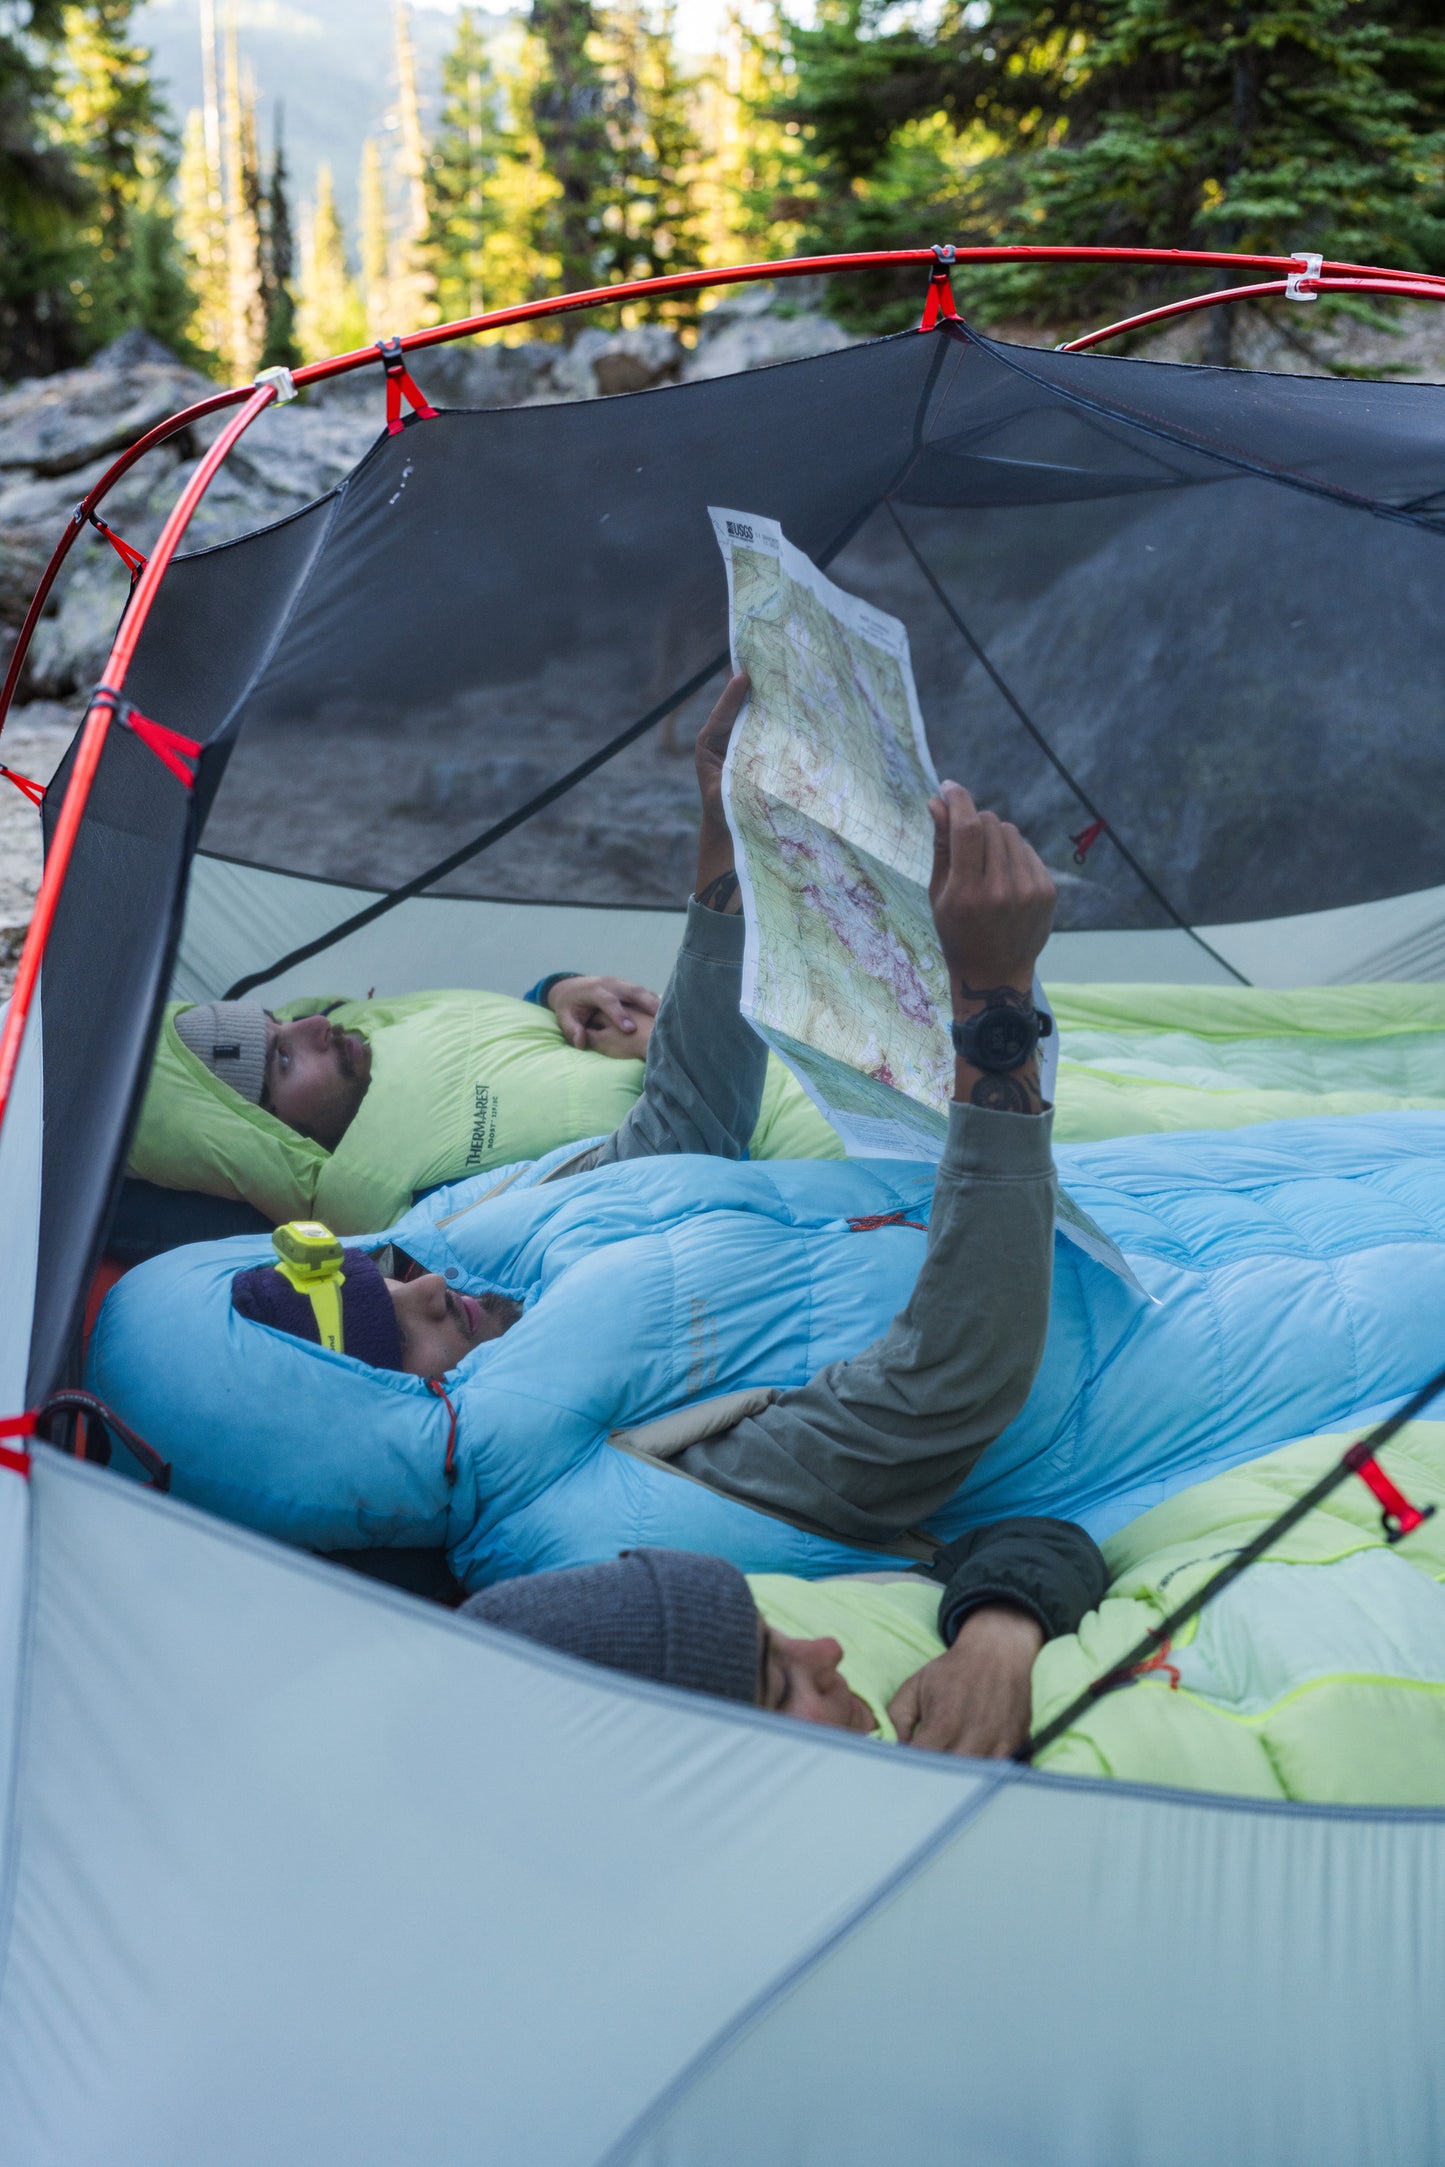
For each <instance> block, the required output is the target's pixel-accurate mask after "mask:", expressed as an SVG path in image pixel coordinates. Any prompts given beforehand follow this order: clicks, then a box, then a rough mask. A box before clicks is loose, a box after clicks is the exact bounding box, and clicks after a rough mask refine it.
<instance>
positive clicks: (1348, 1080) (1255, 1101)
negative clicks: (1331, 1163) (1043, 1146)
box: [1049, 985, 1445, 1143]
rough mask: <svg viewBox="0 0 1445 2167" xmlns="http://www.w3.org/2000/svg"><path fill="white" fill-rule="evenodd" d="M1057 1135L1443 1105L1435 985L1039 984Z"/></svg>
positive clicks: (1066, 1139)
mask: <svg viewBox="0 0 1445 2167" xmlns="http://www.w3.org/2000/svg"><path fill="white" fill-rule="evenodd" d="M1049 1002H1050V1005H1051V1006H1052V1008H1053V1011H1054V1015H1055V1018H1056V1020H1057V1023H1058V1027H1059V1073H1058V1082H1057V1085H1056V1087H1055V1097H1056V1099H1057V1112H1056V1114H1055V1118H1054V1141H1055V1142H1056V1143H1088V1142H1091V1141H1092V1140H1093V1139H1095V1138H1098V1137H1106V1136H1129V1135H1134V1134H1139V1133H1142V1132H1144V1131H1148V1130H1157V1129H1224V1128H1231V1129H1232V1128H1243V1127H1246V1126H1248V1125H1250V1124H1253V1123H1255V1122H1259V1121H1293V1120H1300V1119H1315V1118H1316V1117H1318V1116H1319V1115H1321V1114H1371V1113H1390V1112H1395V1111H1403V1110H1406V1109H1408V1108H1445V986H1442V985H1381V986H1312V987H1307V988H1304V989H1301V990H1297V991H1291V992H1285V993H1276V992H1268V991H1265V990H1263V989H1261V988H1258V987H1254V986H1104V985H1096V986H1083V985H1075V986H1070V985H1064V986H1050V988H1049Z"/></svg>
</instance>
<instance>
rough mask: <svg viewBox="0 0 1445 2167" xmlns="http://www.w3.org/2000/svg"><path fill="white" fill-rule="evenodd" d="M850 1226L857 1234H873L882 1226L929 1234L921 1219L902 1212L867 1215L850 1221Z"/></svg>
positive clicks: (879, 1212) (878, 1212)
mask: <svg viewBox="0 0 1445 2167" xmlns="http://www.w3.org/2000/svg"><path fill="white" fill-rule="evenodd" d="M848 1224H849V1226H850V1227H851V1228H852V1230H853V1232H854V1233H855V1234H871V1233H872V1232H873V1230H874V1228H875V1227H880V1226H911V1227H912V1228H913V1230H914V1232H915V1233H916V1234H926V1233H927V1232H928V1229H927V1227H926V1226H925V1225H924V1224H923V1221H922V1220H921V1219H910V1218H908V1216H907V1215H906V1214H905V1213H904V1212H901V1211H875V1212H872V1213H865V1214H864V1215H863V1216H862V1217H861V1218H858V1219H850V1220H849V1221H848Z"/></svg>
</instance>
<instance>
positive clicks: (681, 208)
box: [598, 0, 702, 320]
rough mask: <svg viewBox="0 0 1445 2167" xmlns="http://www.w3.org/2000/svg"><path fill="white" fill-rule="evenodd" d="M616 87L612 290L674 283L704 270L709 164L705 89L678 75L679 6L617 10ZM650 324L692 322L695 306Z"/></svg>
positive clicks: (609, 228)
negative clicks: (630, 283)
mask: <svg viewBox="0 0 1445 2167" xmlns="http://www.w3.org/2000/svg"><path fill="white" fill-rule="evenodd" d="M601 44H602V49H603V52H604V55H605V59H604V63H603V65H604V71H605V73H604V80H605V83H606V91H607V96H606V120H607V140H608V149H609V163H610V174H609V186H608V187H607V190H606V200H605V202H604V204H603V207H602V221H601V223H602V235H601V240H600V246H599V249H598V271H599V273H600V276H601V278H602V279H603V280H606V281H611V280H621V279H638V278H660V277H665V276H666V274H667V273H668V272H669V271H683V270H690V269H693V268H695V267H696V266H697V265H699V264H700V263H701V261H702V221H701V209H700V204H699V200H698V180H699V173H700V167H701V160H702V151H701V145H700V143H699V140H698V133H697V125H696V120H695V88H694V85H693V84H692V82H691V81H690V80H689V79H688V78H687V77H686V76H684V74H683V73H682V70H681V69H680V68H679V66H678V61H677V49H676V44H675V41H674V10H673V6H672V4H671V0H661V4H660V5H659V6H657V8H656V10H655V12H654V11H652V10H650V9H649V7H648V5H647V0H617V4H616V5H615V6H614V7H613V8H612V9H610V10H609V12H608V14H607V15H606V16H605V17H604V27H603V31H602V38H601ZM647 313H649V314H653V315H659V316H663V317H667V318H672V319H684V320H685V319H690V318H691V317H692V316H694V315H695V314H696V307H695V304H694V303H692V302H691V301H690V300H689V299H687V298H686V297H678V298H676V299H665V300H663V301H661V302H659V303H655V304H653V305H652V306H651V308H650V309H649V310H648V311H647Z"/></svg>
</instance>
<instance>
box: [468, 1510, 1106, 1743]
mask: <svg viewBox="0 0 1445 2167" xmlns="http://www.w3.org/2000/svg"><path fill="white" fill-rule="evenodd" d="M1107 1581H1108V1573H1107V1568H1106V1566H1105V1564H1104V1559H1103V1556H1102V1554H1101V1553H1100V1551H1099V1549H1098V1547H1097V1546H1096V1544H1095V1543H1094V1542H1093V1541H1091V1539H1090V1538H1089V1536H1088V1535H1086V1534H1085V1533H1084V1531H1083V1529H1082V1528H1079V1527H1074V1526H1071V1525H1069V1524H1068V1523H1067V1522H1065V1521H1061V1520H1042V1519H1040V1520H1022V1519H1021V1520H1008V1521H1001V1522H998V1523H997V1524H996V1525H994V1526H993V1527H987V1528H977V1529H974V1530H973V1531H972V1532H971V1533H970V1534H968V1535H965V1536H963V1537H961V1538H960V1539H959V1541H957V1542H955V1543H951V1544H950V1545H949V1546H948V1548H947V1549H946V1550H944V1551H941V1552H940V1553H939V1555H938V1557H937V1558H936V1559H935V1561H934V1563H933V1564H932V1565H931V1566H930V1567H929V1568H928V1572H927V1575H926V1576H924V1575H922V1574H844V1575H838V1576H836V1577H834V1578H832V1579H830V1580H822V1581H810V1580H799V1579H795V1578H792V1577H791V1576H788V1575H783V1574H753V1575H751V1576H749V1577H745V1576H744V1575H743V1574H742V1573H740V1572H739V1571H738V1569H737V1567H736V1566H734V1565H730V1564H728V1563H727V1562H726V1560H725V1559H722V1558H711V1557H695V1556H693V1555H691V1554H690V1553H688V1552H686V1551H680V1550H629V1551H624V1552H623V1554H622V1556H621V1557H619V1558H617V1559H616V1560H615V1561H614V1562H613V1563H612V1564H609V1565H585V1566H581V1567H579V1568H577V1569H575V1570H573V1571H571V1572H557V1573H539V1574H537V1575H536V1576H535V1577H534V1578H532V1579H529V1580H511V1581H506V1582H504V1583H503V1584H502V1585H501V1586H500V1587H495V1588H488V1589H487V1590H486V1591H485V1592H484V1593H483V1594H481V1595H475V1596H473V1597H472V1599H471V1600H470V1602H467V1603H465V1604H463V1606H462V1609H461V1612H460V1615H461V1616H462V1617H465V1618H472V1619H475V1620H476V1621H477V1622H478V1623H479V1624H482V1625H492V1626H496V1627H499V1628H500V1629H501V1630H502V1631H504V1632H508V1633H515V1634H518V1635H519V1636H520V1637H522V1638H523V1639H526V1640H532V1641H538V1642H540V1643H542V1644H543V1645H544V1646H546V1647H549V1648H554V1649H556V1650H558V1651H559V1652H560V1653H561V1654H564V1655H570V1656H576V1657H579V1658H580V1659H581V1660H582V1661H583V1662H587V1663H596V1664H598V1665H600V1666H601V1667H603V1668H604V1669H607V1670H617V1671H624V1672H626V1673H628V1674H629V1675H630V1676H632V1677H636V1678H648V1679H651V1680H653V1681H654V1682H655V1683H656V1684H658V1685H671V1686H680V1687H682V1688H683V1689H684V1690H686V1691H688V1692H693V1693H706V1694H711V1695H712V1696H713V1697H715V1698H717V1699H720V1700H730V1701H735V1702H739V1703H741V1704H743V1705H745V1706H748V1707H757V1708H767V1709H771V1710H773V1711H774V1712H776V1713H777V1714H780V1715H791V1716H794V1717H795V1718H797V1719H798V1720H799V1721H801V1722H804V1723H819V1724H824V1725H826V1726H828V1727H830V1728H832V1729H836V1730H850V1731H856V1732H858V1733H859V1734H860V1735H862V1736H865V1737H867V1736H881V1737H883V1738H885V1739H888V1740H890V1741H897V1742H899V1743H903V1744H908V1745H915V1746H920V1747H925V1748H930V1749H932V1750H933V1751H935V1752H941V1753H963V1754H973V1755H976V1756H978V1757H980V1758H1001V1757H1003V1756H1004V1755H1007V1754H1010V1753H1015V1752H1017V1750H1018V1748H1019V1747H1020V1746H1021V1745H1022V1744H1023V1741H1024V1739H1025V1738H1026V1737H1027V1735H1028V1731H1029V1718H1030V1703H1031V1694H1030V1679H1031V1674H1032V1670H1033V1664H1034V1659H1035V1657H1036V1656H1037V1654H1038V1651H1039V1649H1040V1648H1041V1647H1042V1646H1043V1644H1044V1642H1045V1640H1051V1639H1054V1638H1055V1637H1057V1636H1058V1635H1059V1634H1062V1633H1073V1632H1076V1631H1077V1630H1078V1627H1079V1625H1080V1622H1081V1621H1082V1619H1083V1618H1084V1616H1085V1614H1086V1612H1088V1611H1090V1610H1092V1609H1094V1608H1095V1607H1096V1606H1097V1605H1098V1603H1099V1602H1100V1601H1101V1600H1102V1598H1103V1595H1104V1591H1105V1587H1106V1585H1107ZM940 1585H941V1588H942V1592H941V1594H940V1592H939V1588H940Z"/></svg>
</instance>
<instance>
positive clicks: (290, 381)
mask: <svg viewBox="0 0 1445 2167" xmlns="http://www.w3.org/2000/svg"><path fill="white" fill-rule="evenodd" d="M263 384H274V385H275V387H276V404H277V405H278V406H285V404H286V402H287V400H288V399H295V398H299V397H300V393H299V392H298V391H297V389H296V379H295V377H294V376H293V375H292V374H291V371H290V370H289V369H281V368H276V369H258V370H257V371H256V374H255V376H254V377H253V379H252V383H251V388H252V390H253V391H259V390H260V389H261V386H262V385H263Z"/></svg>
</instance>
